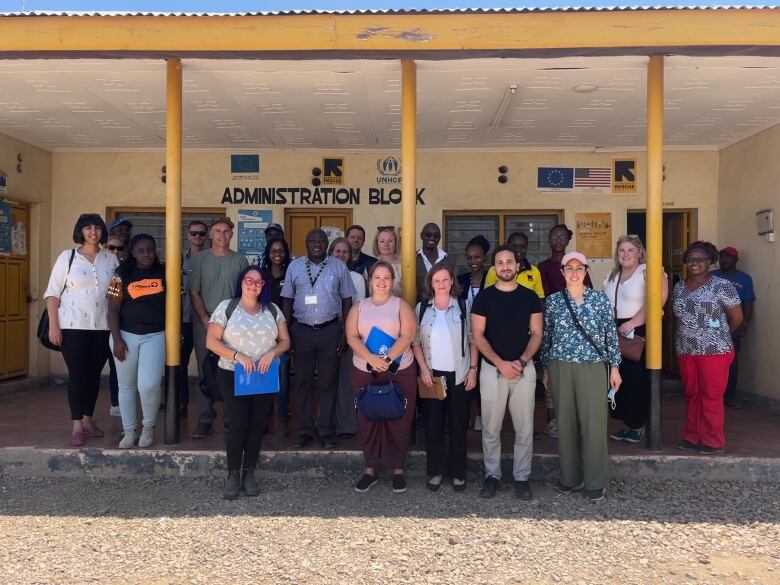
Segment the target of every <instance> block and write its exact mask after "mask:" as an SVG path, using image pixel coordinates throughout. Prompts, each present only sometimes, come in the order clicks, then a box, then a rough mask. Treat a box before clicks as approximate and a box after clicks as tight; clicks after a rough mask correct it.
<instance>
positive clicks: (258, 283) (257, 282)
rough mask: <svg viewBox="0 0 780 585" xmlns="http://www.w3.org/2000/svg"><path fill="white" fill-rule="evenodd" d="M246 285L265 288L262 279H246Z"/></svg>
mask: <svg viewBox="0 0 780 585" xmlns="http://www.w3.org/2000/svg"><path fill="white" fill-rule="evenodd" d="M244 284H245V285H247V286H254V287H261V286H263V281H262V280H260V279H258V280H255V279H254V278H245V279H244Z"/></svg>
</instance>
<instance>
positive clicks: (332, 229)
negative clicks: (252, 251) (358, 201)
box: [284, 209, 352, 257]
mask: <svg viewBox="0 0 780 585" xmlns="http://www.w3.org/2000/svg"><path fill="white" fill-rule="evenodd" d="M350 225H352V210H351V209H335V210H331V209H285V210H284V234H285V236H286V237H287V242H288V243H289V244H290V253H292V255H293V256H295V257H298V256H305V255H306V234H308V233H309V232H310V231H311V230H313V229H315V228H321V229H324V230H325V233H327V234H328V241H332V240H333V239H334V238H337V237H339V236H343V235H344V234H345V233H346V231H347V228H348V227H349V226H350Z"/></svg>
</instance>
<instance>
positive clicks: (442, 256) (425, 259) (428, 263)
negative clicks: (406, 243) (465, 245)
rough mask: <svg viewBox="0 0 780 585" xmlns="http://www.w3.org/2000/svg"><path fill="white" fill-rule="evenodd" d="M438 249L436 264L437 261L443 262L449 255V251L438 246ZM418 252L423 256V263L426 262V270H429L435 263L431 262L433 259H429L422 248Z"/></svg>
mask: <svg viewBox="0 0 780 585" xmlns="http://www.w3.org/2000/svg"><path fill="white" fill-rule="evenodd" d="M436 251H437V252H438V254H439V257H438V258H436V262H434V264H437V263H439V262H441V261H442V260H444V259H445V258H446V257H447V252H445V251H444V250H442V249H441V248H436ZM417 253H418V254H419V255H420V256H422V259H423V264H425V271H426V272H428V271H429V270H430V269H431V268H432V267H433V264H431V261H430V260H428V256H426V255H425V252H423V249H422V248H420V249H419V250H417Z"/></svg>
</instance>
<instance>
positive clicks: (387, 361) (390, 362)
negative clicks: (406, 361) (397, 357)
mask: <svg viewBox="0 0 780 585" xmlns="http://www.w3.org/2000/svg"><path fill="white" fill-rule="evenodd" d="M382 359H383V360H385V363H386V364H392V363H393V358H391V357H390V356H389V355H387V354H385V355H383V356H382Z"/></svg>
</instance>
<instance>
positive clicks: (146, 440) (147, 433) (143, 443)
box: [138, 427, 154, 449]
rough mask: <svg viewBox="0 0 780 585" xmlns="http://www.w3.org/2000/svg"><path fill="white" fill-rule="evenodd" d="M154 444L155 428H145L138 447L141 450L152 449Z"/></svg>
mask: <svg viewBox="0 0 780 585" xmlns="http://www.w3.org/2000/svg"><path fill="white" fill-rule="evenodd" d="M153 443H154V427H144V428H143V430H142V431H141V438H140V439H139V440H138V446H139V447H140V448H141V449H146V448H147V447H151V446H152V444H153Z"/></svg>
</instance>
